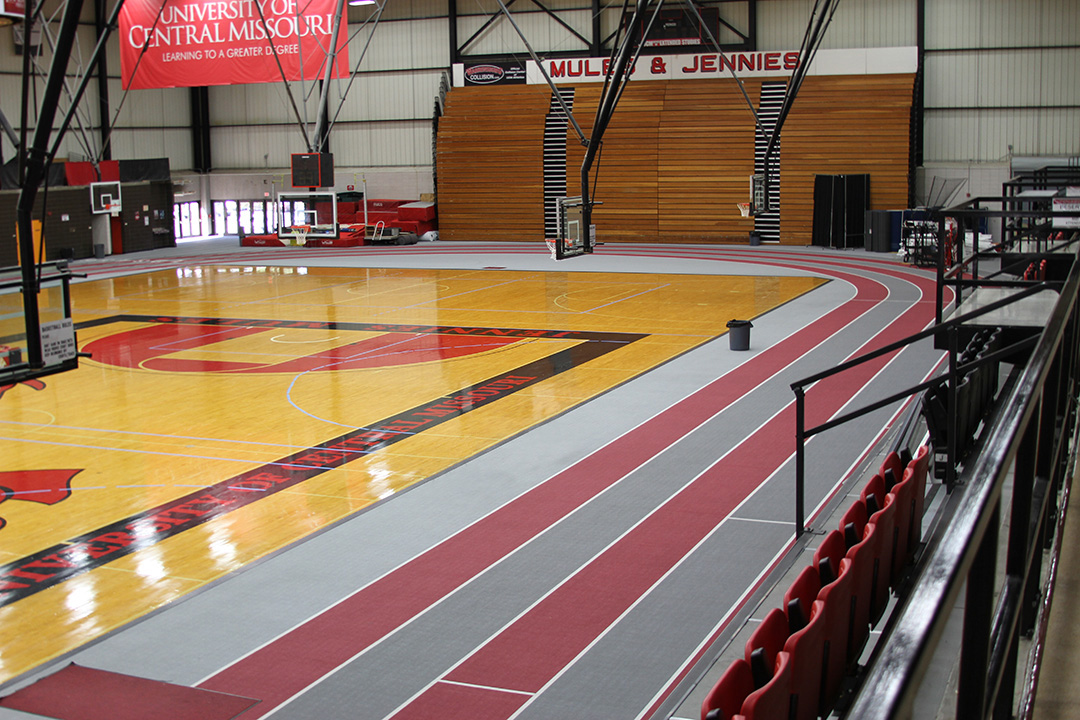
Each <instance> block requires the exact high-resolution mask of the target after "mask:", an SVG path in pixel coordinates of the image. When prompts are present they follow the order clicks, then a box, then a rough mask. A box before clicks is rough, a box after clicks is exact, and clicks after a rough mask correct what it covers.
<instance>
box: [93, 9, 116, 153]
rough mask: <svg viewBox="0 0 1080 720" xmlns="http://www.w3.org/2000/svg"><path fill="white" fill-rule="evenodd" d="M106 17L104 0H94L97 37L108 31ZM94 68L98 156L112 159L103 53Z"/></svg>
mask: <svg viewBox="0 0 1080 720" xmlns="http://www.w3.org/2000/svg"><path fill="white" fill-rule="evenodd" d="M107 17H108V16H107V15H106V12H105V0H94V25H95V28H96V29H97V35H98V37H99V38H100V37H101V36H102V35H104V34H105V33H107V32H109V27H108V19H107ZM94 69H95V71H96V74H97V86H98V116H99V117H100V118H101V121H100V128H99V130H100V132H101V153H100V155H99V157H100V158H101V159H102V160H112V141H111V140H110V139H109V138H110V137H111V136H112V128H111V127H109V117H110V115H111V113H110V112H109V64H108V61H107V58H106V54H105V53H101V54H99V55H98V59H97V62H96V63H95V64H94Z"/></svg>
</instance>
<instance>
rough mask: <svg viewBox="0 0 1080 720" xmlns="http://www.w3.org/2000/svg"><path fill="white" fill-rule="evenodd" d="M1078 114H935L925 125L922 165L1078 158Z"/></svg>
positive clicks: (930, 114) (1002, 111)
mask: <svg viewBox="0 0 1080 720" xmlns="http://www.w3.org/2000/svg"><path fill="white" fill-rule="evenodd" d="M1077 127H1080V110H1075V109H1061V110H1051V111H1047V110H1024V109H1020V110H1013V109H991V110H937V111H931V112H928V113H927V115H926V122H925V137H926V145H925V147H924V160H925V162H927V163H930V162H955V161H976V162H982V161H998V160H1002V159H1003V158H1007V157H1008V156H1009V155H1010V154H1011V155H1042V156H1056V155H1061V156H1075V155H1080V133H1078V132H1077V130H1076V129H1077Z"/></svg>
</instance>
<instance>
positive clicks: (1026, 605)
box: [846, 255, 1080, 720]
mask: <svg viewBox="0 0 1080 720" xmlns="http://www.w3.org/2000/svg"><path fill="white" fill-rule="evenodd" d="M1078 260H1080V258H1078V257H1077V256H1075V255H1074V258H1073V264H1072V268H1071V270H1070V271H1069V274H1068V277H1067V279H1066V281H1065V283H1064V286H1063V287H1062V290H1061V293H1060V297H1059V300H1058V302H1057V304H1056V306H1055V308H1054V310H1053V312H1052V313H1051V316H1050V319H1049V321H1048V323H1047V325H1046V328H1045V330H1044V331H1043V332H1042V333H1041V335H1040V336H1039V337H1038V340H1037V343H1036V345H1035V347H1034V350H1033V351H1032V353H1031V355H1030V357H1029V359H1028V361H1027V363H1026V364H1025V365H1024V366H1023V367H1022V368H1018V369H1017V371H1016V372H1015V373H1014V377H1012V378H1010V382H1009V384H1008V386H1007V388H1006V390H1005V391H1003V393H1002V396H1001V399H1000V400H999V402H998V404H997V411H996V412H995V413H994V414H993V416H992V417H991V418H988V422H989V426H988V428H987V430H986V431H985V433H984V436H983V439H982V447H981V450H980V451H979V452H978V453H977V454H976V455H975V456H974V458H973V459H972V460H971V461H970V462H969V463H968V464H967V466H965V467H964V468H963V470H962V472H961V473H960V476H959V481H958V483H957V487H956V489H955V490H954V493H955V494H956V497H955V498H954V500H953V505H954V507H955V511H954V513H953V514H952V516H951V518H950V520H949V522H948V523H947V526H945V527H942V528H940V531H939V533H938V535H937V536H935V537H934V538H932V539H931V540H930V541H929V542H928V544H927V556H926V557H924V558H922V560H921V562H920V563H919V570H918V574H917V576H916V577H915V578H914V580H913V584H912V586H911V588H910V591H909V592H908V593H907V595H906V599H905V600H904V601H903V603H902V604H901V605H900V607H898V609H897V610H895V611H894V614H893V617H892V618H891V620H890V627H889V628H888V629H887V630H886V633H885V635H884V636H883V638H882V640H881V641H880V643H879V646H878V647H879V651H878V652H877V653H876V656H875V658H874V660H873V662H872V663H871V665H870V666H869V668H868V670H867V674H866V676H865V679H864V681H863V683H862V685H861V687H860V688H859V690H858V692H857V693H856V695H855V697H854V698H853V700H852V704H851V705H850V707H849V709H848V712H847V713H846V716H847V717H849V718H859V719H860V720H864V719H865V720H893V719H894V718H906V717H910V716H911V713H912V708H913V706H914V703H915V699H916V696H917V694H918V690H919V687H920V685H921V682H922V679H923V677H924V676H925V675H926V673H927V671H928V668H929V666H930V662H931V659H932V657H933V654H934V650H935V649H936V647H937V645H938V643H939V641H940V639H941V636H942V632H943V630H944V628H945V625H946V622H947V621H948V619H949V616H950V613H951V612H952V610H953V608H954V607H955V605H956V602H957V600H958V598H959V596H960V591H961V589H962V588H963V587H964V586H965V583H966V588H967V590H966V598H965V607H964V618H963V638H962V641H961V648H960V670H959V676H958V677H959V688H958V696H957V702H956V717H957V718H962V719H963V718H987V717H994V718H998V717H1012V716H1013V714H1014V713H1013V708H1014V707H1015V705H1016V703H1015V702H1014V696H1013V695H1014V690H1013V689H1014V687H1015V685H1016V678H1017V673H1018V668H1019V667H1021V666H1020V664H1019V657H1018V655H1019V639H1020V636H1021V635H1023V634H1028V633H1032V632H1034V630H1035V628H1036V626H1042V625H1043V624H1044V623H1045V617H1044V615H1045V613H1046V612H1047V611H1048V608H1047V607H1046V605H1045V604H1044V605H1043V606H1042V609H1041V611H1040V607H1039V603H1038V596H1039V592H1038V584H1039V580H1040V573H1041V567H1042V553H1043V549H1044V547H1046V546H1047V545H1048V543H1049V540H1050V537H1051V535H1052V532H1053V522H1052V520H1053V518H1054V517H1055V514H1056V513H1057V512H1058V511H1059V508H1061V507H1062V506H1061V505H1059V495H1061V494H1062V493H1061V490H1062V488H1063V487H1065V488H1067V487H1068V485H1069V483H1070V481H1071V479H1070V473H1071V469H1072V466H1073V462H1074V460H1075V457H1074V453H1075V447H1074V446H1075V442H1074V437H1075V433H1076V429H1077V390H1078V377H1077V375H1078V372H1080V371H1078V360H1080V307H1078V302H1077V292H1078V289H1080V261H1078ZM1010 473H1011V474H1012V478H1013V490H1012V493H1011V494H1010V501H1009V506H1008V510H1009V513H1010V518H1009V531H1008V533H1009V534H1008V538H1007V540H1006V545H1005V548H1006V550H1005V552H1006V562H1005V574H1004V577H1003V578H1002V581H1001V582H1000V583H997V582H996V578H995V574H996V567H995V566H996V559H997V550H998V540H999V538H998V530H999V526H1000V524H1001V522H1000V520H1001V513H1002V511H1003V509H1004V508H1003V499H1002V488H1003V487H1004V485H1005V482H1006V479H1007V477H1008V476H1009V475H1010ZM995 590H997V591H998V592H997V593H996V594H997V596H998V597H997V600H996V608H995ZM1040 635H1041V632H1040ZM1039 651H1040V649H1039V645H1038V643H1036V645H1035V649H1034V650H1033V652H1039ZM1025 666H1026V665H1025ZM1036 688H1037V679H1036V680H1035V681H1034V682H1030V683H1029V684H1028V686H1027V687H1026V688H1025V690H1024V692H1025V693H1026V694H1028V695H1029V696H1033V695H1034V692H1035V690H1036ZM1030 705H1031V703H1030V697H1024V698H1022V699H1021V706H1022V707H1024V708H1026V710H1025V712H1029V711H1030Z"/></svg>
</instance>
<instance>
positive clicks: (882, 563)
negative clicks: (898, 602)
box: [701, 445, 930, 720]
mask: <svg viewBox="0 0 1080 720" xmlns="http://www.w3.org/2000/svg"><path fill="white" fill-rule="evenodd" d="M902 452H903V455H902V456H901V455H900V454H897V453H895V452H894V453H890V454H889V455H888V456H887V457H886V458H885V462H884V463H883V464H882V465H881V469H880V470H879V472H877V473H875V474H874V476H873V477H872V478H870V480H869V482H867V483H866V485H865V486H864V487H863V489H862V491H861V493H860V495H859V498H858V500H856V501H855V502H853V503H852V504H851V506H850V507H848V508H847V510H846V511H845V512H844V514H843V517H842V519H841V521H840V527H839V528H838V529H835V530H830V531H829V532H828V533H827V534H826V535H825V538H824V540H823V541H822V542H821V544H820V545H819V546H818V548H817V549H816V550H815V552H814V559H813V564H812V565H809V566H807V567H805V568H803V570H802V571H801V572H800V573H799V574H798V576H797V577H796V578H795V581H794V582H793V583H792V584H791V586H790V587H789V588H788V590H787V591H786V592H785V593H784V601H783V607H782V608H773V609H772V610H770V611H769V613H768V614H767V615H766V616H765V618H764V620H762V622H761V624H760V625H759V626H758V627H757V629H755V630H754V632H753V633H752V634H751V635H750V638H749V640H747V642H746V647H745V652H744V657H742V658H738V659H736V660H735V661H733V662H732V663H731V665H730V666H728V668H727V669H726V670H725V672H724V674H723V675H722V676H721V677H720V679H719V680H718V681H717V683H716V685H714V686H713V688H712V689H711V690H710V691H709V693H708V695H706V697H705V700H704V702H703V703H702V705H701V717H702V720H735V719H739V720H755V719H756V720H810V719H812V718H816V717H819V716H820V717H827V716H828V715H829V713H830V712H831V711H832V709H833V708H834V706H835V705H836V702H837V700H838V699H839V697H840V694H841V690H842V689H843V686H844V681H845V678H847V677H848V676H849V675H851V674H853V672H854V671H855V670H856V669H857V661H858V658H859V656H860V654H861V653H862V651H863V647H864V645H865V644H866V641H867V639H868V638H869V636H870V629H871V627H872V626H873V625H874V624H876V623H877V622H878V621H879V620H881V618H882V615H883V614H884V611H885V608H886V606H887V605H888V602H889V594H890V589H891V590H893V591H895V590H896V589H897V588H898V587H899V586H900V583H901V581H902V580H903V578H904V577H905V576H906V573H907V572H908V569H909V567H910V565H911V563H912V561H913V560H914V557H915V553H916V550H917V549H918V547H919V544H920V542H921V541H922V516H923V511H924V504H925V498H926V477H927V471H928V468H929V464H930V449H929V447H928V446H925V445H924V446H922V447H920V448H919V450H918V452H917V453H916V454H915V456H914V457H911V456H910V453H909V452H908V451H907V450H906V449H905V450H904V451H902Z"/></svg>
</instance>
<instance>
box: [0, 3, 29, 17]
mask: <svg viewBox="0 0 1080 720" xmlns="http://www.w3.org/2000/svg"><path fill="white" fill-rule="evenodd" d="M0 15H6V16H7V17H10V18H23V17H25V16H26V2H25V0H0Z"/></svg>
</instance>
